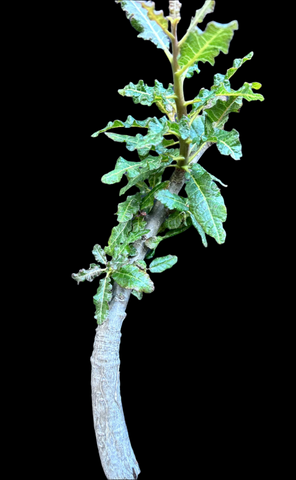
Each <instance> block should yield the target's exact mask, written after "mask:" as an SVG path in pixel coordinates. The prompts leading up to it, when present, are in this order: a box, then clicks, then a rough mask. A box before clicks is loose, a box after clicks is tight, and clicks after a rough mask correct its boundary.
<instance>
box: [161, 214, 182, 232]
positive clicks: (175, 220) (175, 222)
mask: <svg viewBox="0 0 296 480" xmlns="http://www.w3.org/2000/svg"><path fill="white" fill-rule="evenodd" d="M183 220H184V213H183V212H182V211H181V212H180V211H178V210H177V211H175V212H173V213H171V214H170V215H169V216H168V218H167V219H166V220H165V221H164V223H163V224H162V226H161V228H163V230H166V229H167V228H168V229H170V230H172V229H173V228H179V227H180V225H181V223H182V222H183ZM159 231H160V230H159Z"/></svg>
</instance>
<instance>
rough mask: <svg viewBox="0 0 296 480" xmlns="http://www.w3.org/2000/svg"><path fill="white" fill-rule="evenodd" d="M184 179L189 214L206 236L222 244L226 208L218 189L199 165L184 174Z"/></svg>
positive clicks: (224, 235) (224, 234)
mask: <svg viewBox="0 0 296 480" xmlns="http://www.w3.org/2000/svg"><path fill="white" fill-rule="evenodd" d="M185 179H186V180H189V181H188V183H187V184H186V186H185V190H186V193H187V195H188V198H189V203H190V211H191V213H192V214H193V215H194V217H195V218H196V220H197V222H198V223H199V224H200V225H201V226H202V228H203V230H204V231H205V232H206V233H207V234H208V235H210V236H211V237H213V238H215V240H216V241H217V243H219V244H221V243H224V241H225V237H226V233H225V230H224V229H223V227H222V222H224V221H225V220H226V207H225V205H224V200H223V197H222V195H221V194H220V190H219V188H218V187H217V185H216V184H215V182H214V181H213V179H212V177H211V175H210V174H209V173H208V172H207V171H206V170H204V169H203V168H202V167H201V165H199V164H195V165H193V167H192V169H191V171H189V172H186V174H185Z"/></svg>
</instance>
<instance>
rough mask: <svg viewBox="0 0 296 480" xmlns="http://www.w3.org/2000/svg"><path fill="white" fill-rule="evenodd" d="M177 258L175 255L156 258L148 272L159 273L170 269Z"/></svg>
mask: <svg viewBox="0 0 296 480" xmlns="http://www.w3.org/2000/svg"><path fill="white" fill-rule="evenodd" d="M177 261H178V257H176V255H167V256H165V257H158V258H155V260H153V261H152V262H151V263H150V265H149V270H150V272H152V273H161V272H164V271H165V270H167V269H168V268H171V267H172V266H173V265H175V263H177Z"/></svg>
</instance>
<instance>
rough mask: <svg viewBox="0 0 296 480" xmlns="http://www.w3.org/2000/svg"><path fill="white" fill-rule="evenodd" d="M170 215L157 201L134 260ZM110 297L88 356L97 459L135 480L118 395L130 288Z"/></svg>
mask: <svg viewBox="0 0 296 480" xmlns="http://www.w3.org/2000/svg"><path fill="white" fill-rule="evenodd" d="M210 145H212V143H208V144H206V145H205V146H204V148H203V149H202V150H201V151H200V152H199V154H198V155H197V156H196V157H195V159H194V161H193V162H192V163H196V162H197V161H198V160H199V158H200V157H201V156H202V155H203V153H204V152H205V151H206V150H207V149H208V148H209V147H210ZM184 175H185V171H184V170H181V169H178V168H176V169H175V170H174V173H173V175H172V177H171V179H170V185H169V188H168V190H169V191H170V192H172V193H176V194H177V193H178V192H179V191H180V190H181V188H182V187H183V185H184ZM168 214H169V210H168V209H167V208H166V207H165V206H164V205H163V204H162V203H160V202H159V201H156V203H155V205H154V207H153V209H152V211H151V213H150V214H149V215H147V217H146V218H147V225H146V227H145V228H146V229H149V230H150V233H149V234H148V235H147V236H145V237H143V238H142V239H140V240H138V241H137V242H135V243H134V246H135V248H136V249H137V255H136V257H133V260H135V259H138V260H142V259H144V258H145V255H146V253H147V251H148V248H147V247H146V246H145V241H146V239H147V238H149V237H151V236H154V235H157V232H158V230H159V228H160V226H161V224H162V223H163V222H164V220H165V218H166V217H167V215H168ZM112 294H113V296H112V300H111V302H110V310H109V315H108V318H107V320H106V321H105V322H104V323H103V324H102V325H98V327H97V329H96V336H95V341H94V348H93V353H92V356H91V366H92V373H91V389H92V408H93V418H94V429H95V435H96V440H97V445H98V449H99V454H100V459H101V463H102V467H103V470H104V472H105V475H106V478H107V479H108V480H115V479H131V480H133V479H135V478H137V477H138V474H139V473H140V468H139V465H138V462H137V460H136V457H135V454H134V452H133V449H132V447H131V443H130V439H129V435H128V430H127V427H126V423H125V419H124V413H123V409H122V402H121V395H120V375H119V367H120V359H119V347H120V338H121V327H122V323H123V320H124V319H125V317H126V313H125V310H126V307H127V304H128V301H129V298H130V294H131V291H130V290H128V289H125V288H122V287H120V286H119V285H118V284H117V283H116V282H114V285H113V290H112Z"/></svg>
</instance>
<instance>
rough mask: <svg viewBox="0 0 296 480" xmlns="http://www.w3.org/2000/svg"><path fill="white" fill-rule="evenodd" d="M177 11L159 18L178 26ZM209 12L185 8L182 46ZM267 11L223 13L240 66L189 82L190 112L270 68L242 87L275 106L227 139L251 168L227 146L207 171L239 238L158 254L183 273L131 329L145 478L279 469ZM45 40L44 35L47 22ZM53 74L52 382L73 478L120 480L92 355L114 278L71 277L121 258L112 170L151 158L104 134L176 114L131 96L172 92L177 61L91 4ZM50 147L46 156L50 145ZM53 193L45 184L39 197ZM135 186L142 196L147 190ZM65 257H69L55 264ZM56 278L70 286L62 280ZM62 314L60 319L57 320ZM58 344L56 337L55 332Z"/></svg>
mask: <svg viewBox="0 0 296 480" xmlns="http://www.w3.org/2000/svg"><path fill="white" fill-rule="evenodd" d="M167 4H168V1H167V0H165V1H161V0H157V1H156V8H157V9H158V10H160V9H163V10H164V13H165V14H168V8H167ZM202 4H203V2H200V1H199V2H195V3H194V2H191V1H190V2H189V1H184V2H183V6H182V10H181V13H182V21H181V23H180V25H179V37H180V38H181V36H182V34H184V33H185V31H186V27H187V25H188V24H189V22H190V19H191V17H192V16H194V13H195V10H196V8H200V7H201V6H202ZM263 18H264V12H263V10H260V9H259V8H257V7H256V12H255V13H254V11H253V12H252V13H251V12H250V11H249V9H248V7H247V4H246V3H244V2H236V1H230V2H229V1H227V2H222V1H221V0H220V1H217V2H216V8H215V11H214V13H213V14H211V15H208V16H207V17H206V19H205V22H204V23H203V24H201V28H202V29H203V28H205V24H206V23H207V22H209V21H212V20H215V21H217V22H219V23H228V22H230V21H232V20H237V21H238V23H239V30H238V31H235V33H234V37H233V39H232V42H231V44H230V49H229V54H228V55H224V54H222V53H221V54H220V55H219V56H218V57H217V58H216V61H215V65H214V67H212V66H211V65H210V64H208V63H207V64H200V65H199V67H200V69H201V73H200V74H199V75H197V74H195V75H194V77H193V78H192V79H188V80H186V82H185V97H186V100H189V99H190V98H193V97H194V96H196V94H197V93H198V91H199V90H200V88H202V87H205V88H208V89H210V88H211V86H212V84H213V76H214V74H215V73H222V74H225V73H226V70H227V69H228V68H230V67H231V66H232V63H233V60H234V59H235V58H242V57H244V56H245V55H247V54H248V53H249V52H250V51H254V57H253V59H252V60H251V61H248V62H246V63H245V64H244V65H243V66H242V67H241V69H239V70H238V72H237V73H236V74H235V76H234V77H233V78H232V79H231V85H232V88H234V89H237V88H240V87H241V86H242V84H243V83H244V82H245V81H248V82H253V81H256V82H260V83H262V84H263V87H262V90H260V92H259V93H262V94H263V95H264V96H265V98H266V100H265V102H250V103H248V102H247V101H244V103H243V107H242V109H241V112H240V113H239V114H232V115H231V116H230V120H229V122H228V124H227V129H228V130H230V129H231V128H235V129H236V130H238V131H239V133H240V139H241V143H242V148H243V157H242V158H241V160H240V161H235V160H233V159H232V158H231V157H229V156H223V155H221V154H220V153H219V152H218V150H217V149H216V147H215V146H213V147H211V148H210V149H209V150H208V151H207V152H206V154H205V155H204V156H203V157H202V159H201V161H200V163H201V165H202V166H203V167H204V168H206V169H207V170H208V171H209V172H210V173H212V174H213V175H215V176H217V177H218V178H220V179H221V180H222V181H223V183H225V184H226V185H228V187H227V188H224V187H222V186H221V187H220V188H221V193H222V195H223V197H224V199H225V204H226V207H227V212H228V217H227V221H226V222H225V223H224V227H225V230H226V233H227V236H226V242H225V244H223V245H218V244H217V243H216V242H215V240H213V239H212V238H210V237H207V239H208V248H204V247H203V245H202V243H201V240H200V237H199V235H198V234H197V232H196V231H195V230H194V229H189V230H188V231H186V232H185V233H183V234H182V235H180V236H176V237H173V238H172V239H169V240H167V241H165V242H163V243H162V244H160V246H159V247H158V249H157V255H158V256H162V255H167V254H172V255H177V256H178V263H177V264H176V265H174V267H173V268H172V269H170V270H167V271H166V272H164V273H162V274H152V280H153V282H154V284H155V291H154V292H153V293H152V294H149V295H147V294H145V295H144V298H143V300H142V301H141V302H139V301H138V300H137V299H136V298H135V297H132V298H131V300H130V302H129V305H128V309H127V317H126V319H125V321H124V324H123V327H122V341H121V347H120V357H121V369H120V371H121V393H122V399H123V408H124V413H125V417H126V423H127V426H128V431H129V435H130V439H131V443H132V446H133V449H134V452H135V455H136V458H137V460H138V462H139V464H140V468H141V474H140V478H141V479H143V480H144V479H146V478H147V479H148V478H149V479H151V478H155V479H158V478H169V477H170V476H172V475H173V474H174V475H175V474H176V473H178V474H179V475H182V478H193V474H194V475H195V474H196V473H198V475H199V474H200V473H201V475H199V476H200V478H211V476H212V475H214V474H216V473H224V474H226V473H227V474H228V475H230V476H234V475H236V476H237V475H240V474H242V473H251V472H253V471H254V468H255V464H256V462H259V465H257V470H256V472H257V473H263V471H265V470H264V469H265V464H266V462H267V463H270V462H271V458H270V457H269V453H268V451H267V449H266V441H267V440H266V439H267V437H268V436H269V434H271V433H272V432H271V429H272V427H271V425H270V423H269V420H268V419H269V415H270V406H269V398H268V391H269V386H268V382H269V378H270V375H271V373H272V371H273V368H274V367H273V365H272V364H271V361H270V357H269V355H268V351H269V349H270V348H272V345H270V342H269V336H270V335H271V333H273V328H274V327H273V325H272V324H271V323H270V322H269V323H268V326H267V322H268V318H267V317H266V315H264V306H265V301H266V292H264V289H263V288H262V286H263V283H264V275H266V263H267V253H266V251H265V246H264V242H263V237H264V234H265V230H266V229H268V228H270V226H269V225H266V222H265V220H264V218H265V215H264V212H265V208H266V205H265V202H264V196H263V198H262V199H261V201H259V200H260V197H262V187H259V184H261V183H262V180H263V179H264V174H263V169H262V163H263V161H264V160H265V152H264V148H263V143H262V137H263V136H264V124H263V118H264V117H265V116H266V115H267V105H268V96H267V87H268V80H267V71H268V68H269V67H268V65H267V60H266V57H265V33H266V32H265V31H264V30H263V29H262V19H263ZM40 28H41V29H42V25H41V26H40ZM48 55H49V63H48V65H45V66H44V67H43V68H44V70H42V71H41V72H40V76H41V77H42V78H44V77H46V83H47V85H48V88H47V91H46V98H47V102H46V104H47V108H48V113H49V117H51V118H54V121H53V122H52V123H51V122H50V123H51V125H50V129H49V131H47V133H48V135H47V137H46V138H47V139H46V142H47V143H46V147H47V148H46V149H44V150H46V152H45V156H46V157H48V163H47V165H48V169H47V170H46V171H43V173H42V175H44V176H47V177H48V178H49V179H50V186H49V187H48V188H49V192H50V199H51V200H50V201H49V202H48V204H47V205H45V206H44V208H45V215H46V216H47V218H48V223H47V224H46V225H47V226H45V227H44V228H45V231H43V232H42V235H44V234H45V236H46V238H47V241H48V242H49V245H50V249H51V257H50V258H51V262H52V271H53V277H55V278H54V279H53V282H54V283H53V286H52V291H50V293H49V296H47V297H46V298H47V311H48V312H52V317H54V320H55V322H54V325H55V327H54V331H55V333H54V334H53V333H52V334H51V335H53V336H54V339H53V342H52V349H53V353H54V355H55V356H56V358H57V364H58V367H57V369H56V371H55V372H52V377H50V378H52V380H53V381H55V382H56V387H55V388H54V390H53V391H52V390H51V392H52V411H57V416H56V424H55V422H54V423H53V425H54V426H55V425H56V428H57V436H56V438H57V441H56V445H55V455H57V457H56V458H58V459H60V461H61V462H60V469H61V473H64V474H67V475H68V474H72V473H77V474H79V475H82V476H83V477H84V478H91V477H93V475H95V476H96V478H97V480H99V479H104V478H105V477H104V473H103V470H102V467H101V464H100V459H99V454H98V451H97V446H96V440H95V435H94V430H93V423H92V411H91V390H90V372H91V366H90V356H91V353H92V346H93V340H94V335H95V328H96V321H95V319H94V313H95V310H94V308H95V307H94V305H93V299H92V297H93V295H95V293H96V289H97V287H98V281H97V282H96V281H94V282H93V283H82V284H80V285H79V286H77V284H76V282H74V280H73V279H72V278H71V273H76V272H77V271H78V270H79V269H81V268H88V266H89V264H90V263H92V262H93V261H94V258H93V256H92V253H91V251H92V248H93V246H94V245H95V244H96V243H99V244H100V245H101V246H103V247H104V246H105V245H106V244H107V242H108V238H109V236H110V232H111V229H112V227H113V226H114V225H116V223H117V222H116V216H115V213H116V211H117V204H118V203H119V202H120V201H123V200H124V198H125V197H119V196H118V193H119V189H120V188H121V187H122V186H123V185H124V180H122V182H121V183H120V184H115V185H105V184H103V183H102V182H101V177H102V175H103V174H105V173H107V172H108V171H110V170H112V169H113V168H114V165H115V162H116V160H117V158H118V157H119V156H120V155H122V156H123V157H124V158H126V159H127V160H136V159H137V155H136V153H135V152H128V151H127V150H126V149H125V146H124V145H123V144H118V143H114V142H112V141H111V140H110V139H108V138H107V137H106V136H105V135H101V136H99V137H98V138H96V139H94V138H91V134H92V133H93V132H95V131H97V130H99V129H101V128H103V127H104V126H105V125H106V124H107V123H108V121H110V120H115V119H121V120H125V119H126V117H127V116H128V115H129V114H130V115H132V116H134V117H135V118H137V119H141V120H142V119H144V118H146V117H148V116H154V115H155V116H162V114H161V113H160V112H159V111H158V109H157V108H156V106H152V107H149V108H148V107H145V106H142V105H135V104H134V103H133V101H132V100H131V99H130V98H125V97H122V96H120V95H119V94H118V93H117V90H118V89H120V88H123V87H124V86H125V85H127V84H128V83H129V82H131V81H132V82H134V83H137V82H138V81H139V80H140V79H143V80H144V81H145V83H147V84H148V85H153V83H154V79H158V80H159V81H161V82H162V83H163V84H164V86H167V85H168V83H169V82H172V76H171V69H170V64H169V62H168V61H167V58H166V56H165V55H164V53H163V51H162V50H160V49H157V48H156V47H155V46H154V45H153V44H152V43H151V42H148V41H144V40H142V39H138V38H137V32H136V31H135V30H134V29H133V28H132V27H131V25H130V24H129V21H128V20H127V19H126V18H125V14H124V12H123V11H122V10H121V8H120V6H119V5H117V4H115V2H114V1H111V0H109V1H108V2H97V3H96V4H94V3H91V2H84V3H82V4H81V3H78V4H74V5H71V8H69V10H68V9H66V8H65V9H64V10H63V11H60V12H57V14H56V17H55V18H54V20H53V25H52V30H51V40H50V42H49V45H48ZM43 148H44V146H43ZM37 188H40V191H41V190H42V188H43V186H39V187H37ZM135 192H136V189H135V190H134V189H132V190H130V191H129V192H128V194H129V195H130V194H132V193H135ZM52 252H54V253H55V255H54V258H53V256H52ZM55 271H56V276H55ZM57 311H58V312H59V315H58V318H57V315H56V312H57ZM52 332H53V330H52Z"/></svg>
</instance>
